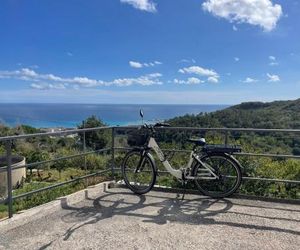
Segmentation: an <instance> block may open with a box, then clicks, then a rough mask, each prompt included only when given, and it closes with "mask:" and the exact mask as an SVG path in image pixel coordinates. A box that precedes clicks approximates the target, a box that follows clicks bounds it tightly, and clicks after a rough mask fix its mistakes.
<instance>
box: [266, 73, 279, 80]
mask: <svg viewBox="0 0 300 250" xmlns="http://www.w3.org/2000/svg"><path fill="white" fill-rule="evenodd" d="M267 77H268V78H269V80H268V81H269V82H279V81H280V77H279V76H278V75H271V74H269V73H267Z"/></svg>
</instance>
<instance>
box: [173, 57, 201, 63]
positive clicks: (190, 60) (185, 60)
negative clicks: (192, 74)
mask: <svg viewBox="0 0 300 250" xmlns="http://www.w3.org/2000/svg"><path fill="white" fill-rule="evenodd" d="M177 63H196V60H195V59H193V58H192V59H181V60H179V61H178V62H177Z"/></svg>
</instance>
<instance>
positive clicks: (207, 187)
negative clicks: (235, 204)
mask: <svg viewBox="0 0 300 250" xmlns="http://www.w3.org/2000/svg"><path fill="white" fill-rule="evenodd" d="M201 161H202V162H203V163H204V164H205V165H207V167H210V168H211V170H212V171H213V172H214V173H215V174H216V175H217V176H218V178H217V179H212V178H211V177H213V175H212V174H210V173H209V172H208V171H206V170H205V168H204V167H203V166H202V165H201V164H200V163H198V162H196V164H195V166H194V168H193V172H192V173H193V176H195V177H198V178H200V179H196V180H195V184H196V186H197V188H198V189H199V190H200V192H201V193H203V194H204V195H207V196H211V197H213V198H223V197H227V196H230V195H231V194H233V193H234V192H235V191H236V190H237V189H238V188H239V187H240V185H241V181H242V173H241V169H240V165H239V163H238V162H237V161H236V160H234V159H233V158H232V157H231V156H229V155H227V154H223V153H210V154H208V155H205V156H204V157H202V158H201ZM203 175H204V176H203ZM205 177H210V178H211V179H205ZM201 178H202V179H201Z"/></svg>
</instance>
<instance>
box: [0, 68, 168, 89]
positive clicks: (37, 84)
mask: <svg viewBox="0 0 300 250" xmlns="http://www.w3.org/2000/svg"><path fill="white" fill-rule="evenodd" d="M161 76H162V74H160V73H151V74H147V75H143V76H139V77H136V78H117V79H114V80H112V81H103V80H96V79H90V78H88V77H82V76H75V77H73V78H64V77H60V76H55V75H53V74H38V73H36V72H35V71H33V70H31V69H27V68H24V69H21V70H14V71H0V78H6V79H9V78H11V79H18V80H23V81H31V82H34V83H32V84H31V85H30V86H31V87H32V88H35V89H64V88H65V87H66V86H68V84H72V85H77V86H81V87H99V86H111V85H117V86H129V85H133V84H138V85H144V86H146V85H154V84H162V82H161V80H160V77H161ZM45 81H46V82H48V83H45Z"/></svg>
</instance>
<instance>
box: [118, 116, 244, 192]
mask: <svg viewBox="0 0 300 250" xmlns="http://www.w3.org/2000/svg"><path fill="white" fill-rule="evenodd" d="M141 116H142V115H141ZM168 126H170V125H169V124H166V123H156V124H154V125H149V124H146V123H145V124H144V125H143V126H142V127H140V129H139V130H140V132H142V131H143V132H144V133H140V134H137V135H134V134H133V135H132V138H131V139H129V140H131V144H134V145H135V147H134V148H133V149H132V150H131V151H129V152H128V153H127V154H126V155H125V157H124V160H123V163H122V175H123V178H124V181H125V184H126V185H127V186H128V188H129V189H130V190H132V191H133V192H134V193H136V194H145V193H147V192H149V191H150V190H151V189H152V188H153V186H154V184H155V182H156V177H157V173H158V168H157V166H156V164H155V160H154V157H153V156H152V154H151V153H150V150H153V151H154V152H155V154H156V155H157V157H158V159H159V160H160V161H161V163H162V164H163V166H164V167H165V169H166V170H167V172H169V173H170V174H171V175H173V176H174V177H175V178H176V179H178V180H179V181H181V182H182V183H184V184H186V183H187V182H188V181H194V182H195V184H196V187H197V188H198V190H199V191H200V192H201V193H202V194H204V195H207V196H210V197H213V198H224V197H228V196H230V195H232V194H233V193H234V192H235V191H236V190H237V189H238V188H239V187H240V185H241V181H242V173H241V165H240V163H239V162H238V160H237V159H236V158H234V157H233V155H232V154H233V153H234V152H241V148H240V147H239V146H236V145H214V144H206V142H205V139H204V138H200V139H193V138H192V139H188V141H189V142H191V143H193V144H194V146H193V150H192V151H191V153H190V157H189V161H188V163H187V165H186V166H185V167H182V168H180V169H174V168H173V167H172V166H171V164H170V163H169V161H168V158H167V157H166V156H165V155H164V153H163V152H162V150H161V149H160V147H159V146H158V144H157V142H156V140H155V138H154V134H155V129H156V128H158V127H168ZM145 131H146V133H145ZM199 148H200V150H199Z"/></svg>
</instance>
